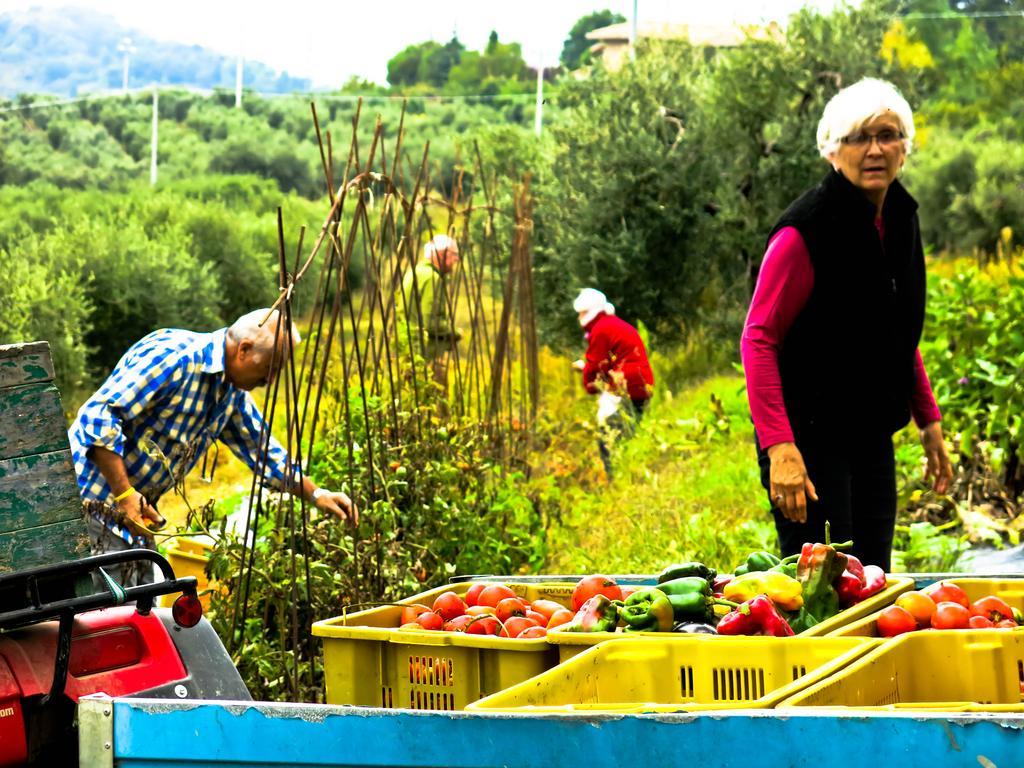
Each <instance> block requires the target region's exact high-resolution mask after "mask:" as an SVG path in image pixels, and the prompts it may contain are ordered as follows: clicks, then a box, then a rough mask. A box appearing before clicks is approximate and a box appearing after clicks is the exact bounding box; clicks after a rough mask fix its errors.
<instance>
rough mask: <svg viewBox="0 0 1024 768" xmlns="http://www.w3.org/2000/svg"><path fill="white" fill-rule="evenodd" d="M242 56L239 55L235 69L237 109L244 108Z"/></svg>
mask: <svg viewBox="0 0 1024 768" xmlns="http://www.w3.org/2000/svg"><path fill="white" fill-rule="evenodd" d="M243 61H244V59H243V58H242V54H238V64H237V66H236V67H235V109H240V108H241V107H242V70H243V66H244V65H243Z"/></svg>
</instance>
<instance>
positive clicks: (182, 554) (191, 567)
mask: <svg viewBox="0 0 1024 768" xmlns="http://www.w3.org/2000/svg"><path fill="white" fill-rule="evenodd" d="M211 549H213V545H212V544H210V543H208V542H205V541H203V540H201V539H192V538H187V537H185V536H179V537H177V538H174V539H171V541H170V542H169V543H168V544H167V545H166V548H165V549H164V557H166V558H167V562H168V563H170V564H171V568H173V569H174V575H175V576H177V577H179V578H180V577H182V576H195V577H196V585H197V587H198V590H199V602H201V603H202V604H203V611H208V610H210V591H211V585H210V582H209V580H208V579H207V578H206V564H207V563H208V562H210V555H209V552H210V550H211ZM180 594H181V593H180V592H175V593H174V594H171V595H161V596H160V598H159V601H158V602H159V605H160V606H161V607H162V608H170V607H171V605H172V604H173V603H174V601H175V600H177V599H178V595H180Z"/></svg>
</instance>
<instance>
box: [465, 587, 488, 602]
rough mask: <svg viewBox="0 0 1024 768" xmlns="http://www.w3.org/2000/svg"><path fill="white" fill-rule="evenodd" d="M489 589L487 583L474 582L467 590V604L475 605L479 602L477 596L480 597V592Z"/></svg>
mask: <svg viewBox="0 0 1024 768" xmlns="http://www.w3.org/2000/svg"><path fill="white" fill-rule="evenodd" d="M485 589H487V585H486V584H473V585H472V586H471V587H470V588H469V590H468V591H467V592H466V598H465V600H466V605H468V606H474V605H476V604H477V602H478V601H477V598H478V597H480V593H481V592H483V591H484V590H485Z"/></svg>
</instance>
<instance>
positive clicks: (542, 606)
mask: <svg viewBox="0 0 1024 768" xmlns="http://www.w3.org/2000/svg"><path fill="white" fill-rule="evenodd" d="M564 607H565V606H564V605H562V604H561V603H556V602H555V601H554V600H534V601H533V602H532V603H530V608H532V609H533V610H534V611H536V612H537V613H542V614H544V616H546V617H547V618H548V619H550V618H551V617H552V616H553V615H554V614H555V611H560V610H562V609H563V608H564ZM544 623H545V624H546V623H547V622H544Z"/></svg>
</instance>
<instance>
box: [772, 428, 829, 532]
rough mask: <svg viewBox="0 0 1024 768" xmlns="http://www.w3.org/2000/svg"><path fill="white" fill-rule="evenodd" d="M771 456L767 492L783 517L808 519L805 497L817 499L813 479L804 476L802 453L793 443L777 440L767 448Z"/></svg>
mask: <svg viewBox="0 0 1024 768" xmlns="http://www.w3.org/2000/svg"><path fill="white" fill-rule="evenodd" d="M768 458H769V459H770V460H771V463H772V465H771V472H770V474H769V478H770V483H769V487H770V493H771V495H772V502H773V503H774V504H775V506H776V507H778V508H779V511H780V512H782V515H783V517H785V518H786V519H787V520H790V521H792V522H794V523H806V522H807V499H809V498H810V499H813V500H814V501H817V500H818V494H817V493H816V492H815V490H814V483H812V482H811V478H809V477H808V476H807V468H806V467H805V466H804V457H803V456H801V455H800V449H799V448H797V447H796V443H776V444H775V445H773V446H771V447H770V448H769V449H768Z"/></svg>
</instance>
